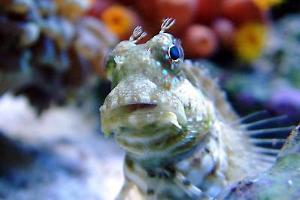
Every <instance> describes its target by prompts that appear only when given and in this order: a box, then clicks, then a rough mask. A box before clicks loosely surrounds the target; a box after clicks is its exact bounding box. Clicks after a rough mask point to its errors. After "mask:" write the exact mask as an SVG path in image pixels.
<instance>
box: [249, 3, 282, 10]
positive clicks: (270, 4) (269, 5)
mask: <svg viewBox="0 0 300 200" xmlns="http://www.w3.org/2000/svg"><path fill="white" fill-rule="evenodd" d="M253 1H254V3H255V4H256V5H257V6H258V7H259V8H260V9H261V10H264V11H265V10H268V9H269V8H270V7H272V6H274V5H276V4H279V3H281V2H282V0H253Z"/></svg>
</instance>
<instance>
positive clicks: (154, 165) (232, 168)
mask: <svg viewBox="0 0 300 200" xmlns="http://www.w3.org/2000/svg"><path fill="white" fill-rule="evenodd" d="M174 23H175V20H174V19H171V18H167V19H165V20H164V21H163V23H162V25H161V30H160V32H159V33H158V34H157V35H155V36H154V37H153V38H151V39H150V40H148V41H147V42H145V43H143V44H137V42H138V41H140V40H141V39H142V38H143V37H144V36H145V35H146V33H145V32H143V30H142V28H141V27H140V26H138V27H136V28H135V29H134V31H133V34H132V36H131V37H130V38H129V40H126V41H121V42H120V43H119V44H118V45H117V46H116V47H115V48H114V49H113V50H112V51H111V53H110V54H109V55H108V57H107V62H106V69H107V75H108V77H109V79H110V80H111V81H112V87H113V89H112V91H111V92H110V93H109V95H108V96H107V97H106V99H105V101H104V104H103V105H102V106H101V108H100V114H101V124H102V130H103V132H104V134H106V135H111V134H113V136H114V138H115V140H116V142H117V143H118V144H119V145H120V146H121V147H122V148H123V149H124V150H125V151H126V156H125V161H124V162H125V164H124V176H125V183H124V185H123V188H122V189H121V191H120V193H119V195H118V196H117V199H133V200H137V199H159V200H161V199H197V200H198V199H214V198H216V197H217V196H218V195H219V194H220V193H221V191H222V190H223V189H224V188H225V187H226V186H228V185H229V184H231V183H233V182H235V181H238V180H241V179H243V178H244V177H246V176H252V175H254V174H257V173H258V172H261V171H263V170H265V169H267V168H268V167H269V166H270V165H271V163H272V162H273V161H274V160H275V157H274V155H276V153H277V150H276V149H270V148H269V147H268V146H259V145H258V143H262V142H263V143H274V142H275V143H276V142H282V141H280V139H267V138H252V137H251V135H253V134H260V133H261V132H264V133H266V132H268V130H267V129H264V130H254V131H253V130H251V131H249V130H248V129H247V128H248V127H249V126H251V124H243V123H242V122H243V120H245V119H246V118H247V117H246V118H245V119H240V118H239V117H238V116H237V115H236V114H235V112H234V111H233V109H232V108H231V106H230V104H229V103H227V101H226V97H225V94H224V93H223V92H222V91H221V90H220V89H219V87H218V86H217V84H216V83H215V81H214V80H212V79H211V77H210V76H208V73H207V72H206V70H204V69H203V68H201V67H199V66H197V63H196V62H191V61H188V60H184V52H183V48H182V46H181V43H180V40H178V39H176V38H175V37H174V36H173V35H171V34H169V33H166V30H167V29H169V28H170V27H171V26H172V25H173V24H174ZM249 117H251V116H248V118H249ZM271 120H276V119H275V118H273V119H267V120H261V121H258V122H254V124H255V123H256V124H257V123H263V122H264V121H271ZM283 129H284V128H282V129H280V128H279V129H278V130H283ZM269 131H276V129H272V130H269Z"/></svg>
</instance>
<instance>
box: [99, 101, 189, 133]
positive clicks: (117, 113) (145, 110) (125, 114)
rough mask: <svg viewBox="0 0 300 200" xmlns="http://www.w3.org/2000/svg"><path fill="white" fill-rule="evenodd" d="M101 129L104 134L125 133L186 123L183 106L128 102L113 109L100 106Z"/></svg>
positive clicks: (179, 126)
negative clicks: (179, 107)
mask: <svg viewBox="0 0 300 200" xmlns="http://www.w3.org/2000/svg"><path fill="white" fill-rule="evenodd" d="M100 112H101V124H102V130H103V132H104V134H105V135H106V136H109V135H111V134H112V133H114V134H125V133H124V132H125V131H124V130H127V133H128V130H132V132H136V131H139V130H143V129H145V128H147V127H149V126H151V125H154V124H155V125H156V126H161V127H163V126H176V127H177V128H179V129H181V128H182V125H183V124H185V123H186V121H187V120H186V116H185V113H184V110H183V108H181V109H175V108H174V107H172V106H170V105H168V104H157V103H152V102H150V103H143V102H140V103H129V104H125V105H120V106H117V107H115V108H113V109H103V107H101V108H100Z"/></svg>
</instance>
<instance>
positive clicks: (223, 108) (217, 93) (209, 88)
mask: <svg viewBox="0 0 300 200" xmlns="http://www.w3.org/2000/svg"><path fill="white" fill-rule="evenodd" d="M183 70H184V73H185V75H186V78H187V79H188V80H189V81H190V82H191V83H192V84H193V85H194V86H195V87H197V88H199V89H201V91H202V92H203V93H204V94H205V95H207V96H208V97H209V98H210V99H211V100H212V101H213V102H214V104H215V105H216V107H217V110H218V111H219V112H220V114H221V116H222V117H223V118H224V119H225V120H228V121H236V120H237V119H238V118H239V117H238V115H237V114H236V113H235V112H234V110H233V108H232V107H231V105H230V104H229V103H228V101H227V98H226V94H225V92H223V91H222V90H221V89H220V87H219V86H218V84H217V81H216V80H214V79H213V78H212V77H211V76H210V75H209V73H208V70H207V69H205V68H203V66H201V63H200V62H192V61H190V60H187V61H185V62H184V63H183Z"/></svg>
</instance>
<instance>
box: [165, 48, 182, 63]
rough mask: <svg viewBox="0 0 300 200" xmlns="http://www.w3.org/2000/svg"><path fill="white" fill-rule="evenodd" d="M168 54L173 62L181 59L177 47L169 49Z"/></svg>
mask: <svg viewBox="0 0 300 200" xmlns="http://www.w3.org/2000/svg"><path fill="white" fill-rule="evenodd" d="M168 54H169V57H170V58H171V59H172V60H173V61H178V59H179V58H180V51H179V49H178V47H177V46H175V45H172V46H170V47H169V50H168Z"/></svg>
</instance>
